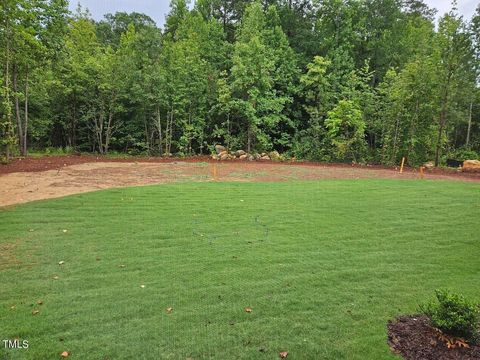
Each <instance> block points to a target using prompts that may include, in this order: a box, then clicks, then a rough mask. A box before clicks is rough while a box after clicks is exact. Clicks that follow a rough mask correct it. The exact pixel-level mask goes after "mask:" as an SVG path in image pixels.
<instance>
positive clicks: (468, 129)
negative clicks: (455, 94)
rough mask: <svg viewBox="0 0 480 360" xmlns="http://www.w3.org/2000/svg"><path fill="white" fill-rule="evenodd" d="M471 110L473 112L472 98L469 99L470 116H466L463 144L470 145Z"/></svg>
mask: <svg viewBox="0 0 480 360" xmlns="http://www.w3.org/2000/svg"><path fill="white" fill-rule="evenodd" d="M472 112H473V100H472V101H470V116H469V117H468V127H467V140H466V141H465V145H466V146H469V145H470V131H471V129H472Z"/></svg>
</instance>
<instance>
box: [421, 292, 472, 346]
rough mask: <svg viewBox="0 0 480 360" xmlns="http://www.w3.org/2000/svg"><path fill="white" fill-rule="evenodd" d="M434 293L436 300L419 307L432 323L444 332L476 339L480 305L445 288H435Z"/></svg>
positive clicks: (469, 339) (467, 338)
mask: <svg viewBox="0 0 480 360" xmlns="http://www.w3.org/2000/svg"><path fill="white" fill-rule="evenodd" d="M435 294H436V297H437V301H432V302H430V303H428V304H426V305H423V306H422V307H421V310H422V312H423V313H424V314H425V315H427V316H428V317H429V318H430V321H431V322H432V325H433V326H435V327H436V328H438V329H440V330H442V331H444V332H445V333H446V334H449V335H453V336H459V337H462V338H464V339H466V340H468V341H472V342H475V341H477V340H478V336H479V334H478V332H479V329H480V327H479V326H480V322H479V316H480V305H479V304H478V303H474V302H472V301H469V300H467V299H466V298H465V297H464V296H462V295H458V294H453V293H450V292H449V291H447V290H436V291H435Z"/></svg>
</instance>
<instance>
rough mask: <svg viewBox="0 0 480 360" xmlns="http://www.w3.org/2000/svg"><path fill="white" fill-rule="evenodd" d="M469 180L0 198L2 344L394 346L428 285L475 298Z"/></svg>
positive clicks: (196, 348)
mask: <svg viewBox="0 0 480 360" xmlns="http://www.w3.org/2000/svg"><path fill="white" fill-rule="evenodd" d="M478 195H479V186H478V184H476V183H466V182H444V181H416V180H414V181H410V180H396V181H395V180H373V179H369V180H355V181H348V180H344V181H339V180H336V181H321V182H318V181H316V182H308V181H307V182H306V181H302V182H286V183H228V182H227V183H218V182H211V183H182V184H173V185H172V184H170V185H159V186H150V187H138V188H124V189H111V190H105V191H99V192H95V193H90V194H82V195H75V196H69V197H65V198H61V199H56V200H49V201H39V202H33V203H29V204H25V205H19V206H16V207H11V208H3V209H1V210H0V224H2V231H1V232H0V282H1V283H2V289H1V291H0V319H1V324H2V327H1V331H2V334H1V335H2V336H3V338H4V339H19V340H20V342H21V341H23V340H25V339H26V340H28V341H29V348H28V349H27V350H25V349H23V350H22V349H20V350H19V349H11V350H7V349H5V348H4V347H3V346H2V347H1V348H0V357H1V358H7V359H55V358H60V354H61V353H62V352H64V351H66V352H68V353H69V354H71V358H75V359H77V358H78V359H105V358H108V359H188V358H193V359H219V360H220V359H221V360H224V359H277V358H278V354H279V352H288V359H293V360H294V359H328V360H330V359H359V360H364V359H392V360H393V359H398V357H397V355H395V354H393V353H392V352H391V351H390V349H389V347H388V345H387V341H386V340H387V334H386V323H387V320H389V319H392V318H394V317H396V316H398V314H402V313H404V314H408V313H415V311H416V310H417V306H418V302H419V299H428V298H430V297H431V295H432V293H433V291H434V289H438V288H449V289H452V290H453V291H454V292H456V293H462V294H465V296H466V297H467V298H471V299H478V298H480V288H479V287H478V286H473V285H474V284H477V282H478V263H479V260H478V253H479V251H480V248H479V246H480V245H479V242H478V233H479V228H478V222H477V219H478V217H479V216H480V208H479V207H478ZM259 199H261V201H259ZM466 224H469V225H468V226H467V225H466ZM450 309H453V308H452V307H450ZM468 321H470V320H468ZM426 346H427V347H430V346H431V345H430V344H426Z"/></svg>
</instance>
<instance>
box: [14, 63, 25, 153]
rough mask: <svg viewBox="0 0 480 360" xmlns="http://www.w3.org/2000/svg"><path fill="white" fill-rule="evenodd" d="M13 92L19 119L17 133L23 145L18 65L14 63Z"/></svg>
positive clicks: (16, 116)
mask: <svg viewBox="0 0 480 360" xmlns="http://www.w3.org/2000/svg"><path fill="white" fill-rule="evenodd" d="M12 75H13V92H14V95H13V96H14V99H15V118H16V119H17V134H18V145H19V146H20V147H22V144H23V126H22V120H21V118H20V99H19V98H18V83H17V81H18V80H17V79H18V73H17V65H16V64H13V74H12Z"/></svg>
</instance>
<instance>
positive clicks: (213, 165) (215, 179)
mask: <svg viewBox="0 0 480 360" xmlns="http://www.w3.org/2000/svg"><path fill="white" fill-rule="evenodd" d="M212 177H213V181H217V180H218V179H217V164H212Z"/></svg>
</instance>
